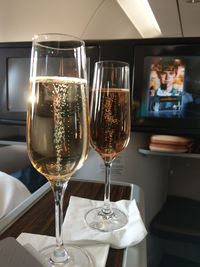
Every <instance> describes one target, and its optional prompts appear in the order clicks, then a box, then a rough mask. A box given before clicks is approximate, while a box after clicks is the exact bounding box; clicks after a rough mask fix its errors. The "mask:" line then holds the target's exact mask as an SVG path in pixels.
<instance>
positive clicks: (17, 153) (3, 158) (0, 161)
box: [0, 144, 30, 174]
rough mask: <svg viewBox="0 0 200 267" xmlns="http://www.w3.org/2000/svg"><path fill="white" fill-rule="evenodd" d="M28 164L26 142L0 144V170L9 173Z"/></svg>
mask: <svg viewBox="0 0 200 267" xmlns="http://www.w3.org/2000/svg"><path fill="white" fill-rule="evenodd" d="M29 164H30V160H29V158H28V153H27V149H26V144H19V145H18V144H14V145H1V146H0V171H2V172H5V173H8V174H10V173H12V172H15V171H17V170H20V169H22V168H25V167H26V166H28V165H29Z"/></svg>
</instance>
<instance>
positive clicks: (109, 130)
mask: <svg viewBox="0 0 200 267" xmlns="http://www.w3.org/2000/svg"><path fill="white" fill-rule="evenodd" d="M92 97H93V98H92V102H91V104H92V107H91V127H90V132H91V139H92V145H93V147H94V149H95V150H96V151H97V152H98V153H99V154H100V155H101V157H102V158H103V159H113V158H114V157H116V155H117V154H118V153H119V152H121V151H122V150H123V149H124V148H125V147H126V146H127V145H128V142H129V139H130V106H129V104H130V102H129V101H130V100H129V97H130V96H129V90H128V89H109V90H106V89H102V90H94V92H93V96H92Z"/></svg>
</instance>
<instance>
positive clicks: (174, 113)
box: [141, 56, 200, 118]
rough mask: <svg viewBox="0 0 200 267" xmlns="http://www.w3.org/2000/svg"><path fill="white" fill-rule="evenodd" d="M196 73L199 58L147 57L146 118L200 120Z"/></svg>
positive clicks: (199, 88) (198, 75)
mask: <svg viewBox="0 0 200 267" xmlns="http://www.w3.org/2000/svg"><path fill="white" fill-rule="evenodd" d="M197 69H200V57H192V56H190V57H188V56H187V57H184V56H182V57H175V56H173V57H165V56H164V57H151V56H147V57H145V59H144V81H145V88H144V91H143V92H145V93H144V94H143V97H142V99H143V100H142V102H143V103H142V106H141V108H142V114H143V116H146V117H163V118H164V117H168V118H170V117H171V118H173V117H181V118H183V117H190V116H191V117H192V116H200V73H198V72H197V71H196V70H197Z"/></svg>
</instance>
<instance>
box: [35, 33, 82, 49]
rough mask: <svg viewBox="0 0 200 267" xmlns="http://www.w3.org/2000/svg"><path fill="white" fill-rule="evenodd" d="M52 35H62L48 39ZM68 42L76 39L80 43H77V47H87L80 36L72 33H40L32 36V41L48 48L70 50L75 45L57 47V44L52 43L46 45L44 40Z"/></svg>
mask: <svg viewBox="0 0 200 267" xmlns="http://www.w3.org/2000/svg"><path fill="white" fill-rule="evenodd" d="M50 36H52V37H53V36H54V37H56V36H57V37H61V38H60V39H59V38H57V39H54V40H53V39H50V38H49V39H48V37H50ZM45 41H46V42H53V41H55V42H68V41H75V42H79V44H80V45H77V46H76V47H75V48H79V47H85V42H84V41H83V40H82V39H80V38H79V37H76V36H73V35H70V34H65V33H56V32H53V33H39V34H35V35H34V36H33V37H32V42H33V44H35V45H37V46H39V47H43V48H48V49H52V50H69V49H72V48H73V47H66V48H65V47H63V48H61V47H55V46H51V45H45V44H44V43H43V42H45Z"/></svg>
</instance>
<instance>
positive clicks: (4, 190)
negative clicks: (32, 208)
mask: <svg viewBox="0 0 200 267" xmlns="http://www.w3.org/2000/svg"><path fill="white" fill-rule="evenodd" d="M30 195H31V193H30V192H29V190H28V189H27V188H26V187H25V185H24V184H23V183H22V182H21V181H19V180H18V179H16V178H15V177H12V176H11V175H8V174H7V173H4V172H0V218H1V217H3V216H5V215H6V214H8V213H9V212H10V211H11V210H13V209H14V208H16V207H17V206H18V205H19V204H20V203H21V202H23V201H24V200H25V199H26V198H27V197H29V196H30Z"/></svg>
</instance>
